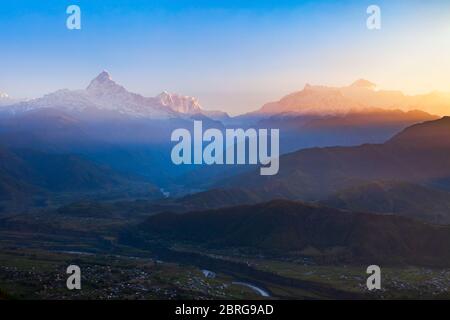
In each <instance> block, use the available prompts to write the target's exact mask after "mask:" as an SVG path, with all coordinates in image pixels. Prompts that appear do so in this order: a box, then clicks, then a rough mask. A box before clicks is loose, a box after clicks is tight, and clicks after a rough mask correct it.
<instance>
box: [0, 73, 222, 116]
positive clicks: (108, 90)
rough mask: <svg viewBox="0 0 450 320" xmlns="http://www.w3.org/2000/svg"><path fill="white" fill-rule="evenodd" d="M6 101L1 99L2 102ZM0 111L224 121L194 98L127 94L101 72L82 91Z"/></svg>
mask: <svg viewBox="0 0 450 320" xmlns="http://www.w3.org/2000/svg"><path fill="white" fill-rule="evenodd" d="M6 97H7V96H6V95H5V99H6ZM2 98H3V96H2ZM4 108H7V109H8V111H9V112H11V113H14V114H17V113H22V112H26V111H30V110H35V109H41V108H55V109H61V110H64V111H69V112H70V111H76V112H83V111H92V110H97V111H98V110H100V111H109V112H117V113H120V114H124V115H127V116H132V117H143V118H152V119H166V118H178V117H186V116H192V115H195V114H203V115H205V116H209V117H227V115H226V113H224V112H218V111H206V110H203V109H202V108H201V106H200V103H199V101H198V99H197V98H194V97H189V96H182V95H178V94H173V93H168V92H163V93H161V94H159V95H158V96H156V97H144V96H142V95H140V94H137V93H133V92H129V91H128V90H127V89H125V88H124V87H123V86H121V85H119V84H117V83H116V82H115V81H114V80H113V79H112V77H111V75H110V74H109V73H108V72H107V71H103V72H101V73H100V74H99V75H98V76H97V77H96V78H95V79H93V80H92V81H91V82H90V84H89V85H88V87H87V88H86V89H83V90H68V89H62V90H58V91H56V92H53V93H50V94H47V95H45V96H43V97H41V98H37V99H32V100H28V101H22V102H19V103H13V104H12V105H8V106H7V107H4ZM3 111H5V110H3Z"/></svg>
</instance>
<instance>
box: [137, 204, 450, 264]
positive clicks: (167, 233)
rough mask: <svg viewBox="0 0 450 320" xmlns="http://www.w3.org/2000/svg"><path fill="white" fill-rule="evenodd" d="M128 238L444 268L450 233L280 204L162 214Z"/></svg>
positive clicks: (394, 219)
mask: <svg viewBox="0 0 450 320" xmlns="http://www.w3.org/2000/svg"><path fill="white" fill-rule="evenodd" d="M130 236H131V235H130ZM132 237H134V239H135V240H137V239H141V240H158V239H159V240H165V241H167V240H171V241H177V242H180V241H181V242H188V243H194V244H197V245H200V246H208V247H213V248H214V247H218V248H221V249H223V248H243V249H245V248H247V249H251V250H259V251H262V252H264V253H269V254H282V255H283V256H285V257H287V256H292V255H294V256H296V255H300V256H312V257H314V258H315V259H318V260H319V261H320V260H324V261H344V262H347V263H359V262H364V263H371V264H375V263H376V264H383V265H386V264H413V265H447V266H448V265H450V250H448V246H449V245H448V244H449V243H450V227H442V226H433V225H429V224H425V223H421V222H419V221H416V220H410V219H407V218H404V217H399V216H392V215H375V214H367V213H354V212H348V211H340V210H337V209H332V208H328V207H323V206H315V205H308V204H305V203H301V202H292V201H285V200H275V201H271V202H267V203H261V204H257V205H250V206H236V207H228V208H223V209H217V210H206V211H196V212H190V213H185V214H169V213H163V214H159V215H155V216H152V217H150V218H148V219H147V220H146V222H145V223H143V224H141V225H140V226H139V227H138V228H137V229H136V230H134V231H133V235H132Z"/></svg>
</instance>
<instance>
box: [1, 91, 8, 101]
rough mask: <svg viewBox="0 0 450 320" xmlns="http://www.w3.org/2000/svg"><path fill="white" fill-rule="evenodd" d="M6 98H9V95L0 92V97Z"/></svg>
mask: <svg viewBox="0 0 450 320" xmlns="http://www.w3.org/2000/svg"><path fill="white" fill-rule="evenodd" d="M8 98H9V96H8V94H7V93H4V92H0V99H8Z"/></svg>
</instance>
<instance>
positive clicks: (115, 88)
mask: <svg viewBox="0 0 450 320" xmlns="http://www.w3.org/2000/svg"><path fill="white" fill-rule="evenodd" d="M86 91H87V92H88V93H89V94H91V95H94V96H103V95H117V94H125V93H129V92H128V91H127V90H126V89H125V88H124V87H122V86H121V85H119V84H117V83H116V82H115V81H114V80H113V79H112V77H111V75H110V74H109V73H108V71H102V72H101V73H100V74H99V75H98V76H97V77H96V78H95V79H93V80H92V81H91V83H90V84H89V86H88V87H87V88H86Z"/></svg>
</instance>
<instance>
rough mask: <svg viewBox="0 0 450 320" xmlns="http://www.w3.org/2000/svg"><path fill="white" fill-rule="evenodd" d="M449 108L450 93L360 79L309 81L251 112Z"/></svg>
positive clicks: (327, 112) (439, 111)
mask: <svg viewBox="0 0 450 320" xmlns="http://www.w3.org/2000/svg"><path fill="white" fill-rule="evenodd" d="M449 107H450V93H445V92H431V93H428V94H423V95H405V94H403V93H402V92H401V91H392V90H378V89H377V86H376V85H375V84H374V83H372V82H370V81H368V80H364V79H360V80H357V81H355V82H354V83H352V84H351V85H349V86H344V87H327V86H316V85H309V84H307V85H306V86H305V87H304V89H303V90H301V91H298V92H294V93H292V94H289V95H287V96H285V97H283V98H281V99H280V100H278V101H276V102H270V103H267V104H265V105H263V106H262V107H261V108H260V109H259V110H257V111H256V112H253V113H250V114H253V115H273V114H280V113H294V114H296V115H299V114H300V115H339V114H341V115H342V114H347V113H350V112H364V111H365V110H369V111H370V109H373V108H382V109H386V110H395V109H399V110H403V111H410V110H415V109H419V110H422V111H425V112H429V113H432V114H439V115H446V114H448V112H449V111H448V110H449Z"/></svg>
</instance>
